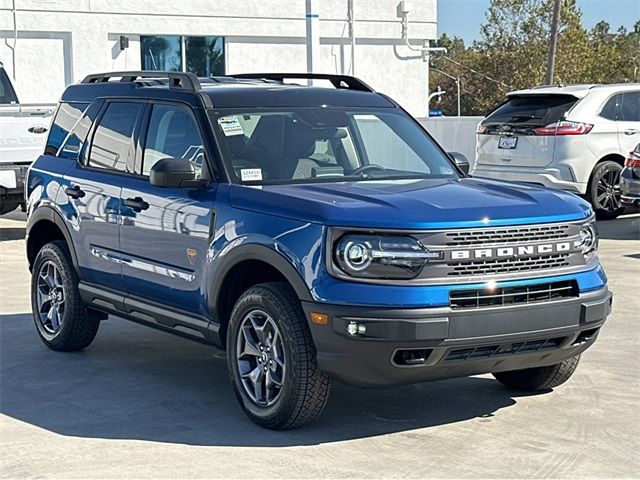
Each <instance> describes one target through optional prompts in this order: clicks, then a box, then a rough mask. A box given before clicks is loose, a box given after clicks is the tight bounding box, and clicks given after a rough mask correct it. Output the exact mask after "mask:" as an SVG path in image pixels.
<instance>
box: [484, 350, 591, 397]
mask: <svg viewBox="0 0 640 480" xmlns="http://www.w3.org/2000/svg"><path fill="white" fill-rule="evenodd" d="M579 361H580V355H578V356H575V357H571V358H569V359H567V360H563V361H562V362H560V363H556V364H555V365H549V366H546V367H534V368H527V369H525V370H511V371H508V372H498V373H494V374H493V376H494V377H495V379H496V380H498V381H499V382H500V383H501V384H503V385H504V386H506V387H509V388H513V389H514V390H523V391H525V392H538V391H543V390H550V389H552V388H555V387H557V386H558V385H562V384H563V383H564V382H566V381H567V380H569V378H570V377H571V375H573V372H575V371H576V368H578V362H579Z"/></svg>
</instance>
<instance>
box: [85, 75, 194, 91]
mask: <svg viewBox="0 0 640 480" xmlns="http://www.w3.org/2000/svg"><path fill="white" fill-rule="evenodd" d="M118 77H120V81H121V82H135V81H136V80H138V79H144V78H149V79H162V80H164V79H168V80H169V88H179V89H183V90H190V91H192V92H198V91H200V90H202V87H201V86H200V81H199V80H198V77H197V75H195V74H194V73H191V72H165V71H156V70H139V71H127V72H107V73H95V74H93V75H87V76H86V77H84V79H83V80H82V82H80V83H102V82H108V81H109V79H111V78H118Z"/></svg>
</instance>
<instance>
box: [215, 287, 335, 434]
mask: <svg viewBox="0 0 640 480" xmlns="http://www.w3.org/2000/svg"><path fill="white" fill-rule="evenodd" d="M227 360H228V364H229V371H230V374H231V380H232V383H233V386H234V390H235V393H236V396H237V397H238V400H239V401H240V404H241V405H242V408H243V409H244V411H245V413H246V414H247V416H248V417H249V418H250V419H251V420H253V421H254V422H255V423H257V424H258V425H261V426H263V427H267V428H272V429H277V430H284V429H290V428H296V427H301V426H303V425H306V424H308V423H311V422H312V421H313V420H315V419H316V418H317V417H318V416H319V415H320V414H321V413H322V411H323V410H324V407H325V405H326V404H327V401H328V399H329V391H330V379H329V377H328V376H327V375H326V374H325V373H323V372H322V371H320V369H319V368H318V365H317V362H316V350H315V346H314V344H313V340H312V338H311V332H310V331H309V326H308V325H307V322H306V318H305V315H304V313H303V311H302V307H301V306H300V301H299V300H298V298H297V297H296V295H295V293H294V292H293V291H292V289H291V287H289V286H288V285H286V284H284V283H263V284H260V285H256V286H254V287H251V288H250V289H248V290H247V291H246V292H244V293H243V294H242V296H241V297H240V299H239V300H238V302H237V303H236V306H235V307H234V309H233V312H232V314H231V320H230V322H229V331H228V334H227Z"/></svg>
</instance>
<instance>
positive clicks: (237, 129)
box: [218, 115, 244, 137]
mask: <svg viewBox="0 0 640 480" xmlns="http://www.w3.org/2000/svg"><path fill="white" fill-rule="evenodd" d="M218 125H220V128H221V129H222V133H224V136H225V137H231V136H233V135H244V131H243V130H242V125H240V122H239V121H238V117H236V116H235V115H230V116H228V117H220V118H219V119H218Z"/></svg>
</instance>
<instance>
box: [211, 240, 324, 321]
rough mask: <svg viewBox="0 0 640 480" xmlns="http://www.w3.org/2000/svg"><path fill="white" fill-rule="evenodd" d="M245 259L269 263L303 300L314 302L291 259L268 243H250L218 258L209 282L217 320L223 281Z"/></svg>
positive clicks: (213, 311) (212, 304) (217, 319)
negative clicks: (267, 244)
mask: <svg viewBox="0 0 640 480" xmlns="http://www.w3.org/2000/svg"><path fill="white" fill-rule="evenodd" d="M245 260H259V261H262V262H265V263H268V264H269V265H271V266H272V267H273V268H275V269H276V270H278V271H279V272H280V273H281V274H282V276H283V277H284V278H285V279H286V280H287V281H288V282H289V284H290V285H291V286H292V287H293V290H294V291H295V292H296V295H297V296H298V298H299V299H300V300H301V301H304V302H313V297H312V296H311V292H310V291H309V287H308V286H307V284H306V282H305V281H304V279H303V278H302V276H301V275H300V273H299V272H298V270H297V269H296V268H295V267H294V265H293V264H292V262H291V261H290V260H288V259H287V258H286V257H285V256H284V255H283V254H281V253H279V252H277V251H276V250H274V249H273V248H270V247H268V246H266V245H262V244H257V243H248V244H243V245H238V246H237V247H234V248H232V249H230V250H229V251H228V252H226V253H225V254H224V255H223V256H222V257H221V258H220V259H219V260H218V265H216V266H215V268H214V274H213V276H212V278H211V281H210V282H209V309H210V311H211V312H212V313H213V314H214V318H215V319H216V321H219V320H220V318H219V316H218V311H217V305H218V301H219V293H220V290H221V287H222V285H223V282H224V281H225V280H226V278H227V275H228V273H229V272H230V271H231V269H232V268H233V267H235V266H236V265H238V264H239V263H241V262H243V261H245Z"/></svg>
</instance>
